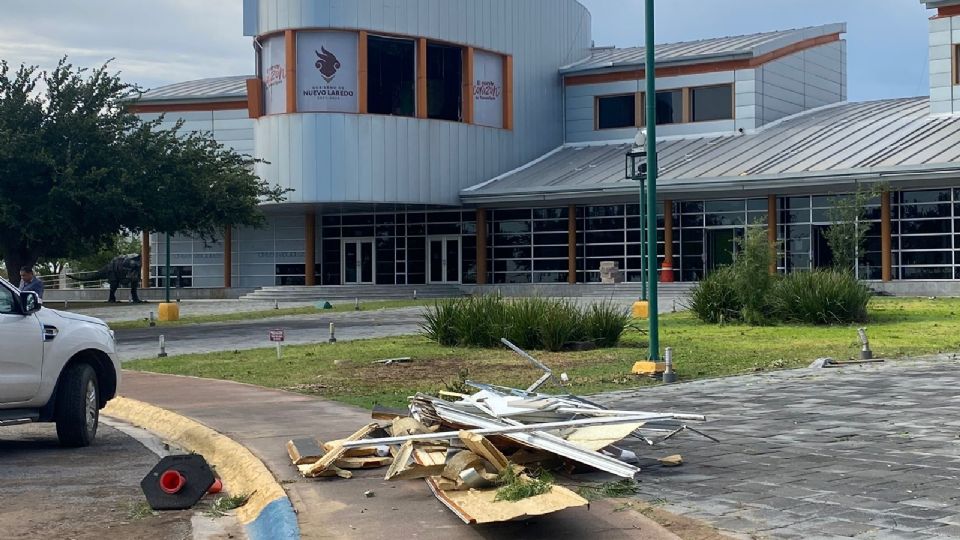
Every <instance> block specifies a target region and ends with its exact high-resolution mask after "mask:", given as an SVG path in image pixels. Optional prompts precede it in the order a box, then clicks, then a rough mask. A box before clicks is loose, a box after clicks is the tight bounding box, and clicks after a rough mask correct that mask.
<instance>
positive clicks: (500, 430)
mask: <svg viewBox="0 0 960 540" xmlns="http://www.w3.org/2000/svg"><path fill="white" fill-rule="evenodd" d="M449 412H450V413H451V414H452V413H456V414H457V415H464V416H458V418H461V419H463V418H466V419H469V421H466V422H459V421H456V420H451V421H452V422H454V423H458V424H463V425H478V426H480V424H477V423H476V422H478V421H488V420H489V422H496V423H498V425H489V426H486V427H483V426H480V427H479V429H465V430H463V431H467V432H469V433H475V434H477V435H508V434H513V435H516V434H520V433H524V432H536V431H543V430H553V429H560V428H567V427H576V426H596V425H613V424H632V423H643V422H644V421H646V420H647V419H646V418H645V417H644V418H637V417H630V416H623V417H614V418H581V419H579V420H566V421H563V422H546V423H542V424H529V425H528V424H520V425H510V424H507V423H504V422H502V421H500V420H495V419H492V418H490V419H487V418H485V417H481V416H477V415H474V414H471V413H467V412H463V411H457V410H455V409H453V410H451V411H449ZM447 413H448V412H447V411H444V412H443V413H441V415H442V416H443V417H445V418H446V417H447ZM459 438H460V432H459V431H441V432H437V433H417V434H413V435H401V436H398V437H381V438H376V439H365V440H356V441H345V442H344V443H343V444H341V445H340V448H344V449H350V448H358V447H362V446H379V445H390V444H402V443H405V442H407V441H442V440H453V439H459ZM561 440H562V439H561ZM564 442H566V441H564ZM361 443H362V444H361Z"/></svg>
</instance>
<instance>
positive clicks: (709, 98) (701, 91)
mask: <svg viewBox="0 0 960 540" xmlns="http://www.w3.org/2000/svg"><path fill="white" fill-rule="evenodd" d="M690 115H691V118H692V120H693V121H694V122H709V121H711V120H730V119H732V118H733V86H731V85H729V84H724V85H720V86H702V87H700V88H691V89H690Z"/></svg>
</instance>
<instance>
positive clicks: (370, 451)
mask: <svg viewBox="0 0 960 540" xmlns="http://www.w3.org/2000/svg"><path fill="white" fill-rule="evenodd" d="M343 443H344V440H343V439H337V440H335V441H329V442H325V443H323V449H324V451H325V452H329V451H331V450H333V449H334V448H337V447H339V446H343ZM376 455H377V447H376V446H361V447H360V448H347V451H346V452H344V454H343V457H367V456H376Z"/></svg>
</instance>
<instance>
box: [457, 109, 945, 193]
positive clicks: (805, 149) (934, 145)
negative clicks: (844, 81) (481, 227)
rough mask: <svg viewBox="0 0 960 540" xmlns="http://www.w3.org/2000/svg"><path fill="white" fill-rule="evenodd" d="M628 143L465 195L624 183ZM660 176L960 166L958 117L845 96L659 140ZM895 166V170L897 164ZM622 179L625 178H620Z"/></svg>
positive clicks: (566, 153) (572, 156)
mask: <svg viewBox="0 0 960 540" xmlns="http://www.w3.org/2000/svg"><path fill="white" fill-rule="evenodd" d="M629 147H630V144H628V143H611V144H606V145H598V146H568V147H565V148H563V149H561V150H560V151H558V152H556V153H555V154H554V155H552V156H550V157H548V158H547V159H544V160H543V161H541V162H539V163H536V164H535V165H532V166H530V167H528V168H526V169H523V170H520V171H518V172H516V173H514V174H508V175H505V176H503V177H501V178H500V179H498V180H497V181H495V182H491V183H489V184H487V185H483V186H481V187H478V188H477V189H468V190H465V191H464V192H463V195H464V197H466V198H469V197H470V196H471V195H474V196H479V195H482V196H496V195H501V194H502V195H507V194H510V195H518V194H523V193H536V192H542V191H551V190H570V191H577V190H582V189H598V188H606V187H610V186H617V185H631V184H632V182H630V181H628V180H625V179H624V178H623V171H624V159H625V158H624V154H625V153H626V151H627V149H628V148H629ZM658 151H659V159H660V177H659V178H660V181H663V182H664V183H667V184H669V183H683V182H691V181H701V180H702V181H712V182H734V183H736V182H737V181H738V179H740V178H742V177H767V176H769V177H771V178H779V177H791V178H804V177H812V176H815V175H822V174H823V173H827V174H829V173H836V174H838V175H840V174H850V173H856V172H858V171H865V170H867V169H870V168H877V167H880V168H889V167H895V168H897V169H901V170H902V171H903V172H912V171H914V170H921V169H924V168H929V167H930V166H936V165H948V166H949V165H955V166H956V167H957V168H958V169H960V162H958V161H957V160H958V159H960V117H933V116H930V115H929V105H928V99H927V98H925V97H922V98H901V99H888V100H880V101H871V102H862V103H845V104H841V105H837V106H831V107H826V108H823V109H818V110H813V111H808V112H806V113H802V114H799V115H796V116H793V117H790V118H787V119H784V120H783V121H781V122H778V123H775V124H771V125H770V126H768V127H767V128H765V129H762V130H759V131H757V132H754V133H746V134H743V135H733V134H731V135H722V136H702V137H688V138H684V139H671V140H664V141H662V142H660V143H659V144H658ZM898 172H899V171H898ZM624 183H626V184H624Z"/></svg>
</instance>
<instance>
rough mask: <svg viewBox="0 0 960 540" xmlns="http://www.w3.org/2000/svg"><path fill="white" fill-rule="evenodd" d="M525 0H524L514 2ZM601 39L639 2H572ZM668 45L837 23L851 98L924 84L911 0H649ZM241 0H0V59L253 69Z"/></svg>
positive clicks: (190, 72) (178, 76)
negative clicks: (841, 27) (841, 26)
mask: <svg viewBox="0 0 960 540" xmlns="http://www.w3.org/2000/svg"><path fill="white" fill-rule="evenodd" d="M514 1H524V0H514ZM581 2H582V3H583V4H584V5H585V6H587V8H588V9H589V10H590V11H591V13H592V15H593V38H594V41H595V42H596V44H597V45H598V46H599V45H616V46H635V45H641V44H642V43H643V39H644V37H643V28H644V23H643V16H644V15H643V4H644V2H643V0H581ZM656 6H657V7H656V9H657V12H656V25H657V29H656V41H657V43H667V42H675V41H688V40H695V39H703V38H709V37H719V36H728V35H739V34H750V33H756V32H764V31H770V30H781V29H786V28H798V27H803V26H812V25H818V24H826V23H833V22H846V23H847V31H848V32H847V34H846V36H845V38H846V40H847V54H848V58H847V69H848V83H849V89H848V95H849V99H850V100H851V101H864V100H871V99H882V98H888V97H904V96H919V95H926V94H927V93H928V83H927V81H928V67H929V66H928V63H927V24H928V22H927V18H928V17H929V16H930V13H928V12H927V10H926V9H925V8H924V7H923V6H922V5H921V4H920V2H919V0H658V1H657V3H656ZM242 33H243V32H242V9H241V0H152V1H151V2H149V3H148V2H145V1H143V0H84V1H82V2H80V1H77V0H0V59H3V60H6V61H7V62H8V63H10V64H12V65H14V66H17V65H19V64H20V63H27V64H35V65H39V66H41V67H43V68H50V67H52V66H54V65H56V62H57V60H58V59H59V58H60V57H62V56H63V55H64V54H68V55H69V57H70V60H71V62H73V63H74V64H76V65H81V66H88V67H92V66H98V65H100V64H102V63H103V62H104V61H106V60H108V59H110V58H114V59H115V60H114V61H113V63H112V64H111V65H112V66H113V67H114V68H115V69H118V70H120V71H121V72H122V74H123V76H124V79H125V80H127V81H129V82H135V83H137V84H140V85H141V86H143V87H145V88H152V87H157V86H162V85H164V84H169V83H174V82H180V81H186V80H191V79H201V78H205V77H216V76H224V75H241V74H250V73H252V72H253V49H252V45H251V41H250V38H247V37H244V36H243V35H242Z"/></svg>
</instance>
